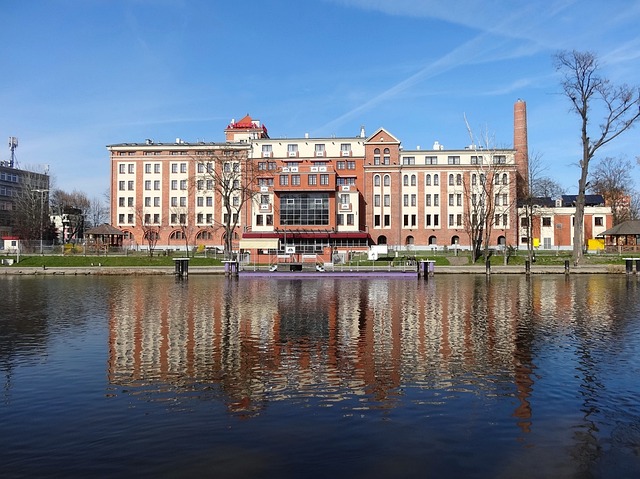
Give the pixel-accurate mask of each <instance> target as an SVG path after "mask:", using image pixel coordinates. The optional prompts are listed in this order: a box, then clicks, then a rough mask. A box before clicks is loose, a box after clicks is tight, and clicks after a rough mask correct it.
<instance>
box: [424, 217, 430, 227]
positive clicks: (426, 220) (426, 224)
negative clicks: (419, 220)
mask: <svg viewBox="0 0 640 479" xmlns="http://www.w3.org/2000/svg"><path fill="white" fill-rule="evenodd" d="M424 225H425V226H431V215H427V216H426V217H425V222H424Z"/></svg>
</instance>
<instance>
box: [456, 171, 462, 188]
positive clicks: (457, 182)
mask: <svg viewBox="0 0 640 479" xmlns="http://www.w3.org/2000/svg"><path fill="white" fill-rule="evenodd" d="M456 185H458V186H461V185H462V175H461V174H460V173H458V174H457V175H456Z"/></svg>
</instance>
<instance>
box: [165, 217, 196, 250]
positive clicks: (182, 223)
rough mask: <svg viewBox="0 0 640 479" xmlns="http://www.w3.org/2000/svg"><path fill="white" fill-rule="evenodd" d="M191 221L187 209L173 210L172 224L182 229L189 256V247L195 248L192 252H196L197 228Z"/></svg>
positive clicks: (181, 232)
mask: <svg viewBox="0 0 640 479" xmlns="http://www.w3.org/2000/svg"><path fill="white" fill-rule="evenodd" d="M190 219H191V218H190V217H189V211H188V209H187V208H186V207H172V208H171V223H173V224H176V225H177V226H178V228H179V229H180V235H181V236H182V240H183V241H184V246H185V251H186V253H187V256H188V255H189V246H193V247H194V248H192V250H194V251H195V234H196V227H195V225H194V223H193V221H190Z"/></svg>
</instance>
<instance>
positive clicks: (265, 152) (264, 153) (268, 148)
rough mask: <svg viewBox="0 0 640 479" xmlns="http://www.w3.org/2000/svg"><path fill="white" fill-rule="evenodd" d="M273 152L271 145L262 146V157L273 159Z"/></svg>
mask: <svg viewBox="0 0 640 479" xmlns="http://www.w3.org/2000/svg"><path fill="white" fill-rule="evenodd" d="M271 150H272V147H271V145H262V156H263V158H270V157H271Z"/></svg>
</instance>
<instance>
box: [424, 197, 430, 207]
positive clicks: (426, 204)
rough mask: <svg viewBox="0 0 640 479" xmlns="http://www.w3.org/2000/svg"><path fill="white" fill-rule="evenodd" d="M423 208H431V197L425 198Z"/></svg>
mask: <svg viewBox="0 0 640 479" xmlns="http://www.w3.org/2000/svg"><path fill="white" fill-rule="evenodd" d="M425 206H431V195H427V196H425Z"/></svg>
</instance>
